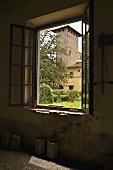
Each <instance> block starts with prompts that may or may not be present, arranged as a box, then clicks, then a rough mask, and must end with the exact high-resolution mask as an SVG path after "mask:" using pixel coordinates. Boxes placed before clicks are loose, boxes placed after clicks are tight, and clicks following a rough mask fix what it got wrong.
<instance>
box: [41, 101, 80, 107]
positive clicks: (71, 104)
mask: <svg viewBox="0 0 113 170" xmlns="http://www.w3.org/2000/svg"><path fill="white" fill-rule="evenodd" d="M42 105H44V106H49V105H55V106H64V107H71V108H81V101H74V102H70V101H67V102H55V103H51V104H42Z"/></svg>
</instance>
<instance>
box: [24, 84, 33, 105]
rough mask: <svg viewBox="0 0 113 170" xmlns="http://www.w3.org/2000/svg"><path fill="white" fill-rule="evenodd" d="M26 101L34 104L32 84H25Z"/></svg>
mask: <svg viewBox="0 0 113 170" xmlns="http://www.w3.org/2000/svg"><path fill="white" fill-rule="evenodd" d="M24 91H25V95H24V103H29V104H32V86H27V85H26V86H24Z"/></svg>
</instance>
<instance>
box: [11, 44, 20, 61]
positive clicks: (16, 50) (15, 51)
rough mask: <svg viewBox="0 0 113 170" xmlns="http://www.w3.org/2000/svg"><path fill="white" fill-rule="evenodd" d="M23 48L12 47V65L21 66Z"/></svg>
mask: <svg viewBox="0 0 113 170" xmlns="http://www.w3.org/2000/svg"><path fill="white" fill-rule="evenodd" d="M21 56H22V48H20V47H14V46H13V47H12V64H21Z"/></svg>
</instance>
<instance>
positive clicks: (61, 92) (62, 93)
mask: <svg viewBox="0 0 113 170" xmlns="http://www.w3.org/2000/svg"><path fill="white" fill-rule="evenodd" d="M53 93H54V94H56V95H58V96H60V95H65V94H66V92H64V91H63V90H55V91H54V92H53Z"/></svg>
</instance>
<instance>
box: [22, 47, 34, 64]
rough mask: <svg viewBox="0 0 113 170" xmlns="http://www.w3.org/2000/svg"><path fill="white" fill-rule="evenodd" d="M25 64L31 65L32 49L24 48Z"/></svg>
mask: <svg viewBox="0 0 113 170" xmlns="http://www.w3.org/2000/svg"><path fill="white" fill-rule="evenodd" d="M24 50H25V65H31V66H32V57H33V50H32V49H29V48H25V49H24Z"/></svg>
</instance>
